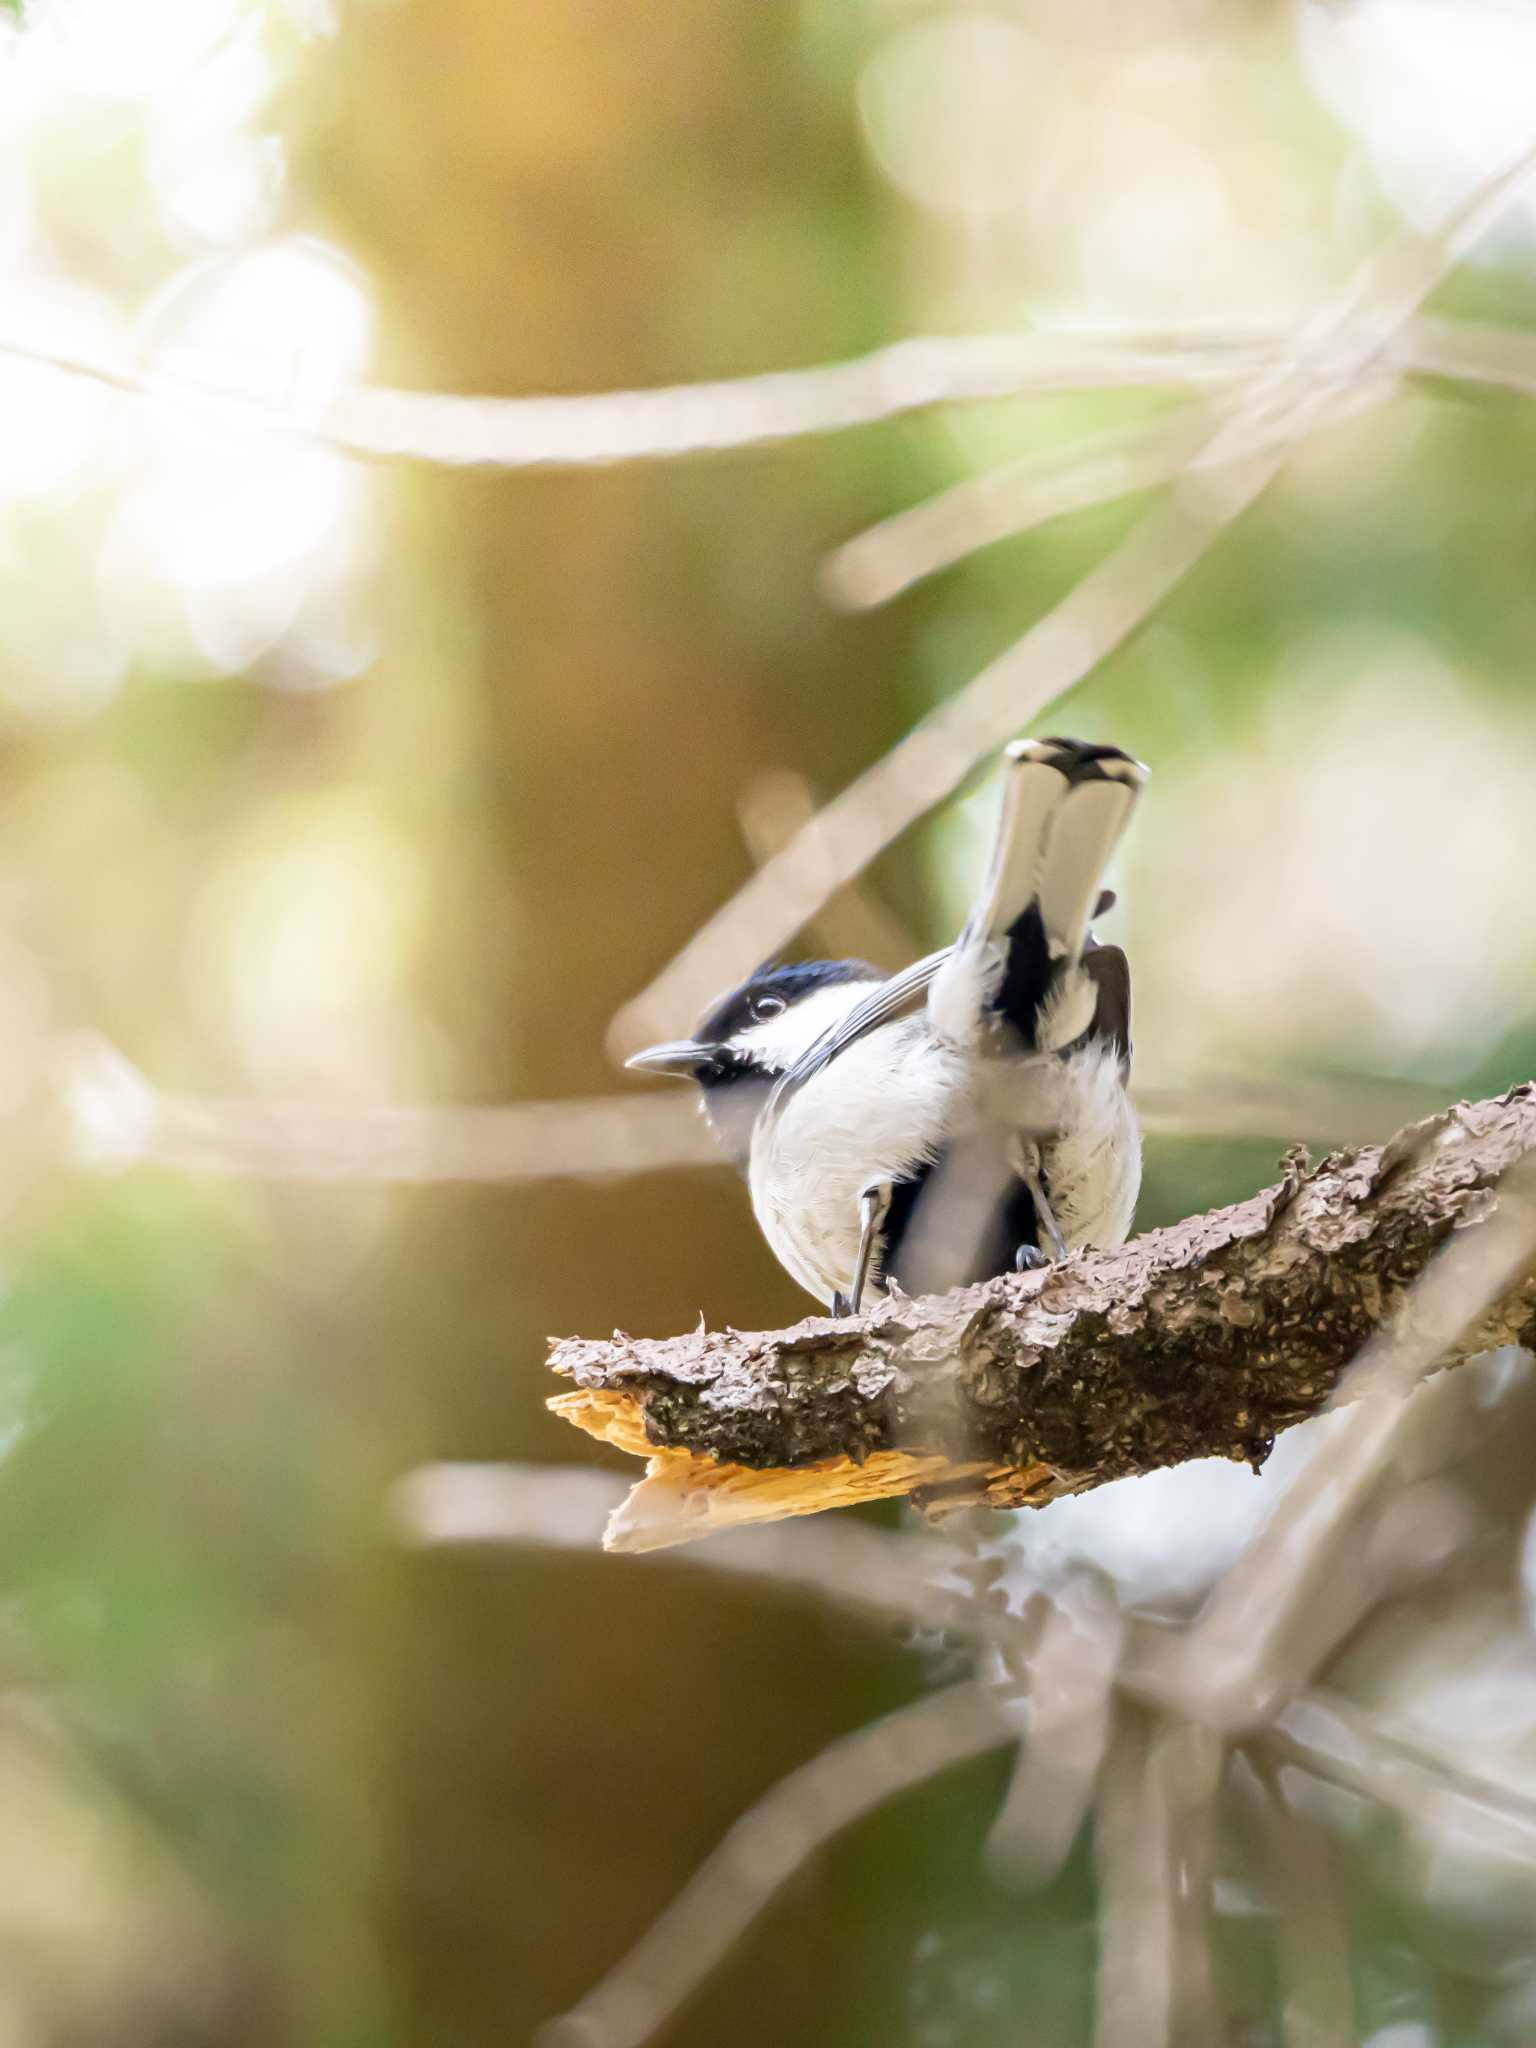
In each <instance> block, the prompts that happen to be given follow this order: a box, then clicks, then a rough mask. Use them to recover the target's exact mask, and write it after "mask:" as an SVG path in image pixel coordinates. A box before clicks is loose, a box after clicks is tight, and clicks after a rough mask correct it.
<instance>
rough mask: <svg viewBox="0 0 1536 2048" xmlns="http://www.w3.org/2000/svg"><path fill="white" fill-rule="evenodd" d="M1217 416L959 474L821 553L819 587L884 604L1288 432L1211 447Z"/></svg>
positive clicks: (1370, 395) (862, 606)
mask: <svg viewBox="0 0 1536 2048" xmlns="http://www.w3.org/2000/svg"><path fill="white" fill-rule="evenodd" d="M1399 388H1400V384H1399V379H1398V378H1397V377H1396V375H1395V374H1393V373H1392V372H1390V371H1387V372H1383V373H1382V374H1380V375H1378V376H1375V377H1371V378H1368V379H1364V380H1362V382H1361V383H1360V384H1358V385H1356V386H1354V387H1353V388H1349V389H1346V390H1345V391H1343V392H1341V393H1340V394H1339V395H1338V396H1337V397H1336V398H1335V400H1334V402H1333V404H1332V406H1331V408H1330V409H1329V410H1328V412H1327V413H1326V414H1325V415H1323V416H1322V418H1320V419H1319V421H1318V424H1320V425H1321V424H1325V423H1326V424H1329V425H1333V424H1337V423H1338V422H1340V421H1342V420H1344V419H1348V418H1352V417H1353V416H1354V415H1355V414H1356V413H1357V412H1361V411H1364V410H1367V409H1369V408H1371V407H1374V406H1378V405H1380V404H1382V403H1383V402H1384V401H1385V400H1387V399H1389V398H1391V397H1393V396H1395V395H1396V393H1397V391H1398V390H1399ZM1218 424H1219V415H1217V414H1215V413H1213V411H1212V409H1211V407H1210V406H1209V405H1202V406H1194V407H1186V408H1184V409H1183V410H1181V411H1180V412H1178V413H1176V414H1174V416H1173V417H1172V418H1169V419H1158V420H1152V421H1141V422H1138V423H1137V424H1136V425H1134V426H1131V427H1116V428H1113V429H1111V430H1110V431H1109V432H1107V433H1102V434H1095V435H1091V436H1090V437H1088V438H1087V439H1086V440H1081V441H1074V442H1070V443H1068V445H1067V446H1066V447H1064V448H1052V449H1048V450H1046V451H1045V452H1043V453H1033V454H1030V455H1026V456H1023V457H1021V458H1020V459H1019V460H1017V461H1015V462H1008V463H1004V464H1002V465H1001V466H1000V467H998V468H996V469H989V470H986V471H985V472H983V474H982V475H980V476H976V477H967V478H966V479H965V480H964V481H963V482H962V483H958V484H955V485H952V486H951V488H950V489H948V490H946V491H941V492H940V493H939V494H938V495H937V496H936V497H932V498H928V499H926V500H925V501H924V502H923V503H922V504H920V505H915V506H913V507H912V509H911V510H910V511H906V512H898V513H896V514H895V515H894V517H892V518H890V519H885V520H882V521H881V522H880V524H879V525H878V526H872V527H870V528H869V529H868V531H867V532H864V533H861V534H858V535H857V536H856V537H855V538H854V539H853V540H850V541H845V542H844V543H843V545H842V546H841V547H840V548H838V549H837V550H836V551H835V552H834V553H833V554H832V555H831V556H830V557H829V558H828V560H827V564H826V568H825V570H824V572H823V582H824V586H825V588H826V590H827V592H828V594H829V596H830V597H831V598H832V600H833V602H834V603H835V604H839V605H841V606H842V607H844V608H845V609H846V610H849V611H860V610H867V609H869V608H870V607H872V606H874V605H881V604H885V603H887V602H888V601H889V600H890V599H891V598H893V597H898V596H899V595H900V594H901V593H902V592H903V591H904V590H909V589H910V588H911V587H912V585H913V584H914V583H917V582H920V581H921V580H922V578H923V577H925V576H932V575H935V574H936V573H937V572H938V571H939V570H941V569H947V568H950V567H952V566H953V564H954V563H956V562H959V561H963V560H964V558H965V557H966V556H967V555H970V554H974V553H975V551H976V550H977V549H978V548H984V547H988V546H990V545H991V544H992V543H993V542H994V541H999V540H1005V539H1015V538H1017V537H1019V536H1020V535H1022V534H1025V533H1029V532H1032V531H1033V530H1034V529H1035V528H1036V527H1038V526H1043V525H1045V524H1046V523H1047V522H1048V521H1050V520H1053V519H1060V518H1062V517H1063V516H1064V515H1065V514H1067V513H1069V512H1081V511H1085V510H1086V509H1088V508H1089V507H1090V506H1095V505H1107V504H1111V503H1113V502H1114V500H1115V499H1117V498H1124V497H1129V496H1132V495H1133V494H1134V493H1136V492H1139V491H1145V490H1150V489H1151V488H1152V486H1153V485H1155V484H1163V483H1169V482H1171V481H1172V480H1173V479H1174V478H1175V477H1178V476H1182V475H1183V474H1185V472H1186V471H1190V470H1198V469H1204V468H1209V467H1211V466H1212V464H1213V462H1215V461H1217V460H1220V461H1232V460H1234V459H1239V458H1240V457H1241V456H1242V455H1243V454H1256V453H1258V452H1260V451H1261V450H1263V449H1264V448H1266V447H1269V446H1271V445H1272V444H1273V443H1274V442H1275V441H1276V439H1277V438H1278V439H1280V440H1288V439H1289V438H1291V430H1290V428H1289V426H1288V425H1287V424H1285V423H1284V422H1276V421H1274V420H1272V419H1271V420H1267V421H1264V422H1260V423H1256V425H1255V428H1254V431H1253V432H1252V434H1251V435H1249V436H1247V437H1246V438H1245V439H1244V441H1243V442H1242V443H1241V444H1240V445H1239V447H1238V448H1237V449H1235V450H1233V449H1230V448H1228V449H1224V450H1223V451H1222V452H1221V453H1220V454H1219V455H1215V454H1213V452H1212V451H1213V450H1214V449H1216V448H1217V446H1218V443H1217V440H1216V427H1217V425H1218Z"/></svg>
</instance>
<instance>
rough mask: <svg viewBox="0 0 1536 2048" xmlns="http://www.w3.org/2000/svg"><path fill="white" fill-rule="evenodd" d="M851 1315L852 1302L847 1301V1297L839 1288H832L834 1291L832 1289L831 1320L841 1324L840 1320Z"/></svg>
mask: <svg viewBox="0 0 1536 2048" xmlns="http://www.w3.org/2000/svg"><path fill="white" fill-rule="evenodd" d="M852 1314H853V1304H852V1302H851V1301H850V1300H849V1299H848V1297H847V1295H846V1294H844V1292H843V1290H842V1289H841V1288H840V1287H837V1288H834V1289H833V1291H832V1317H833V1320H834V1321H835V1322H839V1323H840V1322H842V1320H843V1319H844V1317H845V1316H851V1315H852Z"/></svg>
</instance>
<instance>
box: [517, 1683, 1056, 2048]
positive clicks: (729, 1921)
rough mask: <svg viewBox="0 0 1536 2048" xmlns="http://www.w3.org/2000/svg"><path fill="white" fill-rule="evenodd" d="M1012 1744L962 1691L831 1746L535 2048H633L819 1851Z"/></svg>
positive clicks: (740, 1828)
mask: <svg viewBox="0 0 1536 2048" xmlns="http://www.w3.org/2000/svg"><path fill="white" fill-rule="evenodd" d="M1016 1736H1017V1729H1016V1728H1015V1726H1014V1724H1013V1722H1012V1721H1011V1719H1010V1717H1009V1716H1008V1715H1007V1713H1006V1712H1005V1710H1004V1709H1003V1708H1002V1706H1001V1705H1000V1704H999V1703H998V1701H997V1699H996V1698H995V1696H994V1695H993V1694H992V1693H990V1692H989V1691H988V1690H987V1689H986V1688H985V1687H982V1686H977V1685H970V1684H965V1685H957V1686H952V1687H950V1688H949V1689H948V1690H947V1691H945V1692H941V1693H935V1694H933V1695H932V1696H930V1697H929V1698H927V1699H922V1700H919V1701H917V1702H916V1704H915V1705H913V1706H910V1707H902V1708H898V1709H897V1710H896V1711H895V1712H894V1713H891V1714H887V1715H885V1716H884V1717H883V1718H882V1719H881V1720H879V1721H875V1722H873V1723H872V1724H871V1725H870V1726H869V1727H867V1728H860V1729H858V1730H856V1731H855V1732H854V1733H853V1734H851V1735H845V1736H843V1737H841V1738H840V1740H838V1741H836V1742H833V1743H830V1744H829V1745H828V1747H827V1748H826V1749H824V1750H823V1751H822V1752H821V1754H820V1755H819V1756H817V1757H815V1758H814V1759H813V1760H812V1761H811V1762H810V1763H808V1764H805V1765H802V1767H801V1768H800V1769H799V1770H797V1771H795V1772H793V1773H792V1774H791V1775H790V1776H789V1777H787V1778H785V1779H784V1780H782V1782H781V1783H780V1784H778V1785H776V1786H775V1787H774V1789H773V1790H772V1791H771V1792H770V1793H768V1794H767V1796H766V1797H765V1798H764V1799H762V1800H760V1801H759V1803H758V1804H757V1805H756V1806H754V1807H753V1808H752V1809H751V1811H750V1812H748V1813H745V1814H743V1815H742V1817H741V1819H740V1820H738V1821H737V1822H736V1823H735V1825H734V1826H733V1827H732V1828H731V1831H730V1833H729V1834H728V1835H727V1836H726V1838H725V1840H724V1841H723V1842H722V1843H721V1844H720V1846H719V1848H718V1849H716V1850H715V1851H714V1852H713V1853H712V1854H711V1855H710V1856H708V1857H707V1858H706V1859H705V1861H704V1862H703V1863H702V1864H701V1865H700V1867H699V1869H698V1870H697V1871H696V1872H695V1873H694V1875H693V1876H692V1877H691V1878H690V1879H689V1881H688V1883H687V1885H686V1886H685V1887H684V1889H683V1890H682V1892H680V1893H679V1895H678V1897H677V1898H676V1900H674V1902H673V1903H672V1905H670V1906H669V1907H668V1908H667V1910H666V1912H665V1913H663V1914H662V1916H661V1918H660V1919H659V1920H658V1921H656V1922H655V1924H654V1925H653V1926H652V1927H651V1928H650V1929H649V1930H648V1932H647V1933H646V1934H644V1935H643V1936H642V1937H641V1939H640V1941H639V1942H638V1943H637V1944H636V1945H635V1947H634V1948H633V1949H632V1950H631V1951H630V1953H629V1954H628V1956H626V1957H625V1959H624V1960H623V1962H621V1963H620V1964H619V1965H618V1967H617V1969H615V1970H614V1971H612V1972H611V1974H610V1975H609V1976H607V1977H605V1978H604V1980H603V1981H602V1983H601V1984H599V1985H598V1986H597V1987H596V1988H595V1989H594V1990H592V1991H590V1992H589V1993H588V1994H587V1996H586V1997H585V1998H583V1999H582V2001H581V2003H580V2004H579V2005H577V2006H575V2007H574V2008H573V2009H572V2010H571V2011H570V2012H569V2013H567V2014H565V2015H564V2016H563V2017H562V2018H560V2019H558V2020H555V2021H553V2022H552V2023H551V2024H550V2025H549V2026H548V2027H546V2028H544V2029H543V2030H542V2031H541V2033H540V2035H539V2039H538V2048H639V2044H640V2043H641V2042H643V2041H646V2040H648V2039H649V2038H650V2037H651V2035H652V2034H654V2033H655V2032H656V2031H657V2030H658V2028H660V2027H662V2026H663V2025H664V2024H665V2023H666V2021H667V2020H668V2019H670V2018H671V2016H672V2015H673V2013H675V2012H676V2011H677V2009H678V2007H679V2006H680V2005H681V2004H682V2003H683V2001H684V2000H685V1999H686V1998H688V1997H689V1996H690V1995H691V1993H693V1992H694V1991H695V1990H696V1989H697V1988H698V1987H699V1985H700V1984H702V1983H703V1981H704V1979H705V1978H706V1977H707V1976H708V1975H709V1974H710V1972H711V1971H712V1970H714V1969H715V1968H716V1967H717V1965H718V1964H719V1963H720V1962H722V1961H723V1960H724V1958H725V1957H726V1956H727V1955H728V1954H729V1952H730V1950H731V1949H732V1948H733V1947H734V1946H735V1944H736V1942H737V1941H738V1940H739V1939H740V1938H741V1936H742V1935H743V1934H744V1933H745V1932H746V1930H747V1929H748V1928H749V1927H750V1926H751V1924H752V1922H753V1921H754V1920H755V1919H756V1918H757V1916H758V1914H759V1913H761V1912H762V1911H763V1909H764V1907H765V1906H767V1905H768V1903H769V1901H770V1900H771V1899H772V1898H773V1896H774V1894H775V1893H776V1892H777V1891H778V1890H779V1888H780V1886H781V1885H783V1884H784V1883H786V1882H787V1880H788V1879H789V1878H790V1877H792V1876H793V1875H794V1873H795V1872H796V1871H797V1870H799V1869H800V1868H801V1867H802V1866H803V1865H804V1864H805V1863H806V1862H807V1861H808V1860H809V1858H810V1857H812V1856H814V1855H815V1854H816V1852H817V1850H818V1849H820V1848H821V1847H822V1846H823V1845H824V1844H825V1843H827V1842H829V1841H831V1840H832V1838H833V1837H834V1836H835V1835H838V1834H840V1833H841V1832H842V1831H843V1829H844V1828H847V1827H851V1826H852V1824H853V1823H854V1822H855V1821H856V1820H859V1819H861V1818H862V1817H863V1816H864V1815H865V1814H867V1813H871V1812H873V1811H874V1809H875V1808H876V1807H878V1806H881V1805H883V1804H884V1803H885V1801H886V1800H887V1799H890V1798H893V1797H894V1796H895V1795H896V1794H897V1793H898V1792H903V1791H906V1790H907V1789H908V1788H909V1787H911V1786H914V1785H919V1784H922V1783H924V1782H925V1781H926V1780H927V1779H929V1778H932V1777H935V1776H937V1775H938V1773H939V1772H941V1771H946V1770H949V1769H950V1768H952V1766H954V1765H956V1764H960V1763H966V1762H969V1761H970V1760H971V1759H972V1758H974V1757H979V1756H984V1755H986V1753H987V1752H988V1751H989V1750H993V1749H998V1748H1001V1747H1002V1746H1003V1745H1004V1744H1006V1743H1009V1742H1012V1741H1014V1740H1015V1739H1016Z"/></svg>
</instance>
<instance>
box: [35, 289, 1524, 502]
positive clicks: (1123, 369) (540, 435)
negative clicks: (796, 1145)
mask: <svg viewBox="0 0 1536 2048" xmlns="http://www.w3.org/2000/svg"><path fill="white" fill-rule="evenodd" d="M1295 345H1296V344H1295V336H1294V335H1293V334H1288V333H1286V332H1284V331H1283V330H1272V331H1258V330H1255V331H1230V332H1222V331H1219V330H1218V331H1205V332H1201V331H1198V330H1197V331H1193V332H1191V331H1183V332H1180V331H1174V332H1172V333H1167V334H1155V333H1154V334H1140V333H1135V332H1128V333H1117V332H1113V331H1109V332H1106V331H1102V330H1094V329H1088V330H1083V329H1076V330H1072V329H1063V330H1059V331H1057V332H1054V333H1043V334H1029V333H1022V334H975V335H970V334H966V335H927V336H913V337H910V338H908V339H906V340H902V341H897V342H892V343H891V344H890V345H889V346H887V347H885V348H882V349H877V350H876V351H874V353H873V354H871V355H868V356H861V357H857V358H855V359H854V360H852V361H849V362H845V363H820V364H815V365H813V366H811V367H810V368H807V369H803V370H787V371H775V372H772V373H770V374H768V375H765V376H757V377H739V378H722V379H717V380H715V381H712V382H706V383H700V384H676V385H668V386H662V387H659V388H653V389H650V390H636V391H601V392H583V393H579V394H573V395H571V396H549V397H516V398H507V397H490V396H474V395H466V394H461V393H439V392H427V391H401V390H392V389H389V388H387V387H383V386H358V387H356V388H354V389H352V390H349V391H346V392H344V393H342V394H341V395H340V396H339V397H337V398H335V399H334V400H332V401H330V402H329V403H328V404H326V405H324V406H322V407H320V408H316V407H315V406H313V405H312V404H311V405H306V404H303V403H301V402H300V401H299V400H298V399H297V398H296V397H291V396H290V397H286V398H285V397H282V396H275V397H272V398H259V397H253V396H252V395H251V393H250V392H249V391H245V390H241V389H240V387H239V383H238V380H237V379H234V378H228V379H221V377H220V376H219V375H218V374H217V372H218V368H219V365H218V363H217V361H215V362H214V363H213V364H212V365H211V366H210V374H208V375H198V376H190V375H187V374H184V373H182V374H177V373H174V372H167V371H166V370H165V369H163V368H160V367H157V366H156V365H154V364H152V363H151V364H142V363H136V362H134V361H132V360H130V359H128V358H125V357H118V356H104V355H102V354H101V353H99V352H98V351H93V350H90V349H86V348H81V347H73V346H70V345H68V344H66V343H61V342H58V341H50V340H43V339H39V338H37V337H34V336H31V335H26V334H19V333H11V334H6V335H0V355H3V356H7V357H9V358H10V359H11V360H13V361H17V362H26V363H34V364H36V365H38V366H39V367H40V368H43V369H51V370H56V371H58V372H59V373H60V374H61V375H65V376H70V377H79V378H84V379H86V380H88V381H89V382H91V383H95V384H102V385H105V386H107V387H108V388H109V389H111V390H115V391H120V392H122V393H124V394H126V395H128V396H130V397H133V398H138V399H143V400H147V401H149V402H151V403H154V404H162V405H172V406H176V407H178V408H179V409H183V410H186V409H192V410H197V411H201V412H204V413H208V412H209V411H210V410H213V411H216V412H217V414H218V415H219V417H220V418H221V420H222V421H223V422H224V423H225V424H227V425H229V426H231V427H233V428H235V429H243V430H244V431H246V432H249V433H253V434H259V433H270V432H271V431H272V429H273V428H274V427H276V428H278V429H280V430H281V431H283V432H285V433H290V434H295V435H298V436H301V437H303V438H306V439H310V440H314V441H318V442H320V443H322V444H323V445H324V446H326V447H329V448H333V449H335V450H336V451H337V452H338V453H342V454H350V455H355V456H358V457H361V458H365V459H374V460H398V461H406V462H429V463H436V464H440V465H444V466H448V467H454V468H469V467H474V468H490V469H549V468H587V467H594V466H598V465H603V464H609V463H622V462H639V461H667V460H674V459H676V458H678V457H681V456H689V455H708V454H718V453H722V452H726V451H728V450H731V449H736V448H752V447H759V446H765V445H770V444H772V443H774V442H779V441H788V440H795V439H799V438H801V437H804V436H808V435H816V434H828V433H838V432H842V431H844V430H846V429H848V428H852V427H860V426H869V425H874V424H876V423H878V422H879V421H882V420H890V419H898V418H900V417H902V416H903V415H904V414H907V413H912V412H919V411H923V410H926V409H928V408H930V407H933V406H939V405H956V404H970V403H978V402H986V401H989V400H996V399H1001V398H1017V397H1024V396H1028V395H1031V394H1039V393H1045V392H1061V391H1107V390H1158V389H1162V390H1175V391H1187V392H1201V391H1222V390H1226V389H1231V388H1235V387H1238V386H1240V385H1242V384H1244V383H1245V382H1247V381H1248V380H1250V379H1251V378H1253V377H1255V376H1257V375H1260V374H1262V373H1263V372H1265V371H1267V370H1271V369H1272V368H1273V367H1274V366H1275V365H1276V364H1278V363H1283V362H1285V361H1286V360H1288V359H1293V358H1294V352H1295ZM1533 351H1536V337H1531V336H1526V335H1522V334H1521V333H1520V332H1519V331H1518V330H1514V329H1510V330H1505V329H1501V328H1498V327H1491V326H1482V327H1474V326H1473V325H1472V324H1471V323H1466V322H1461V321H1447V320H1422V321H1415V322H1414V323H1413V325H1412V326H1411V327H1410V328H1408V330H1407V331H1406V332H1405V334H1404V335H1403V338H1402V340H1401V342H1400V343H1399V344H1397V345H1396V346H1395V347H1394V349H1393V351H1392V354H1393V360H1394V361H1395V362H1396V363H1397V365H1398V367H1400V368H1401V369H1402V370H1403V371H1404V372H1405V373H1406V374H1421V375H1426V376H1432V377H1437V378H1449V379H1453V380H1456V381H1458V382H1468V383H1474V384H1477V383H1488V384H1494V385H1501V386H1503V387H1505V388H1506V389H1509V390H1514V391H1529V390H1531V389H1533V388H1536V366H1533V362H1532V355H1533Z"/></svg>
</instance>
